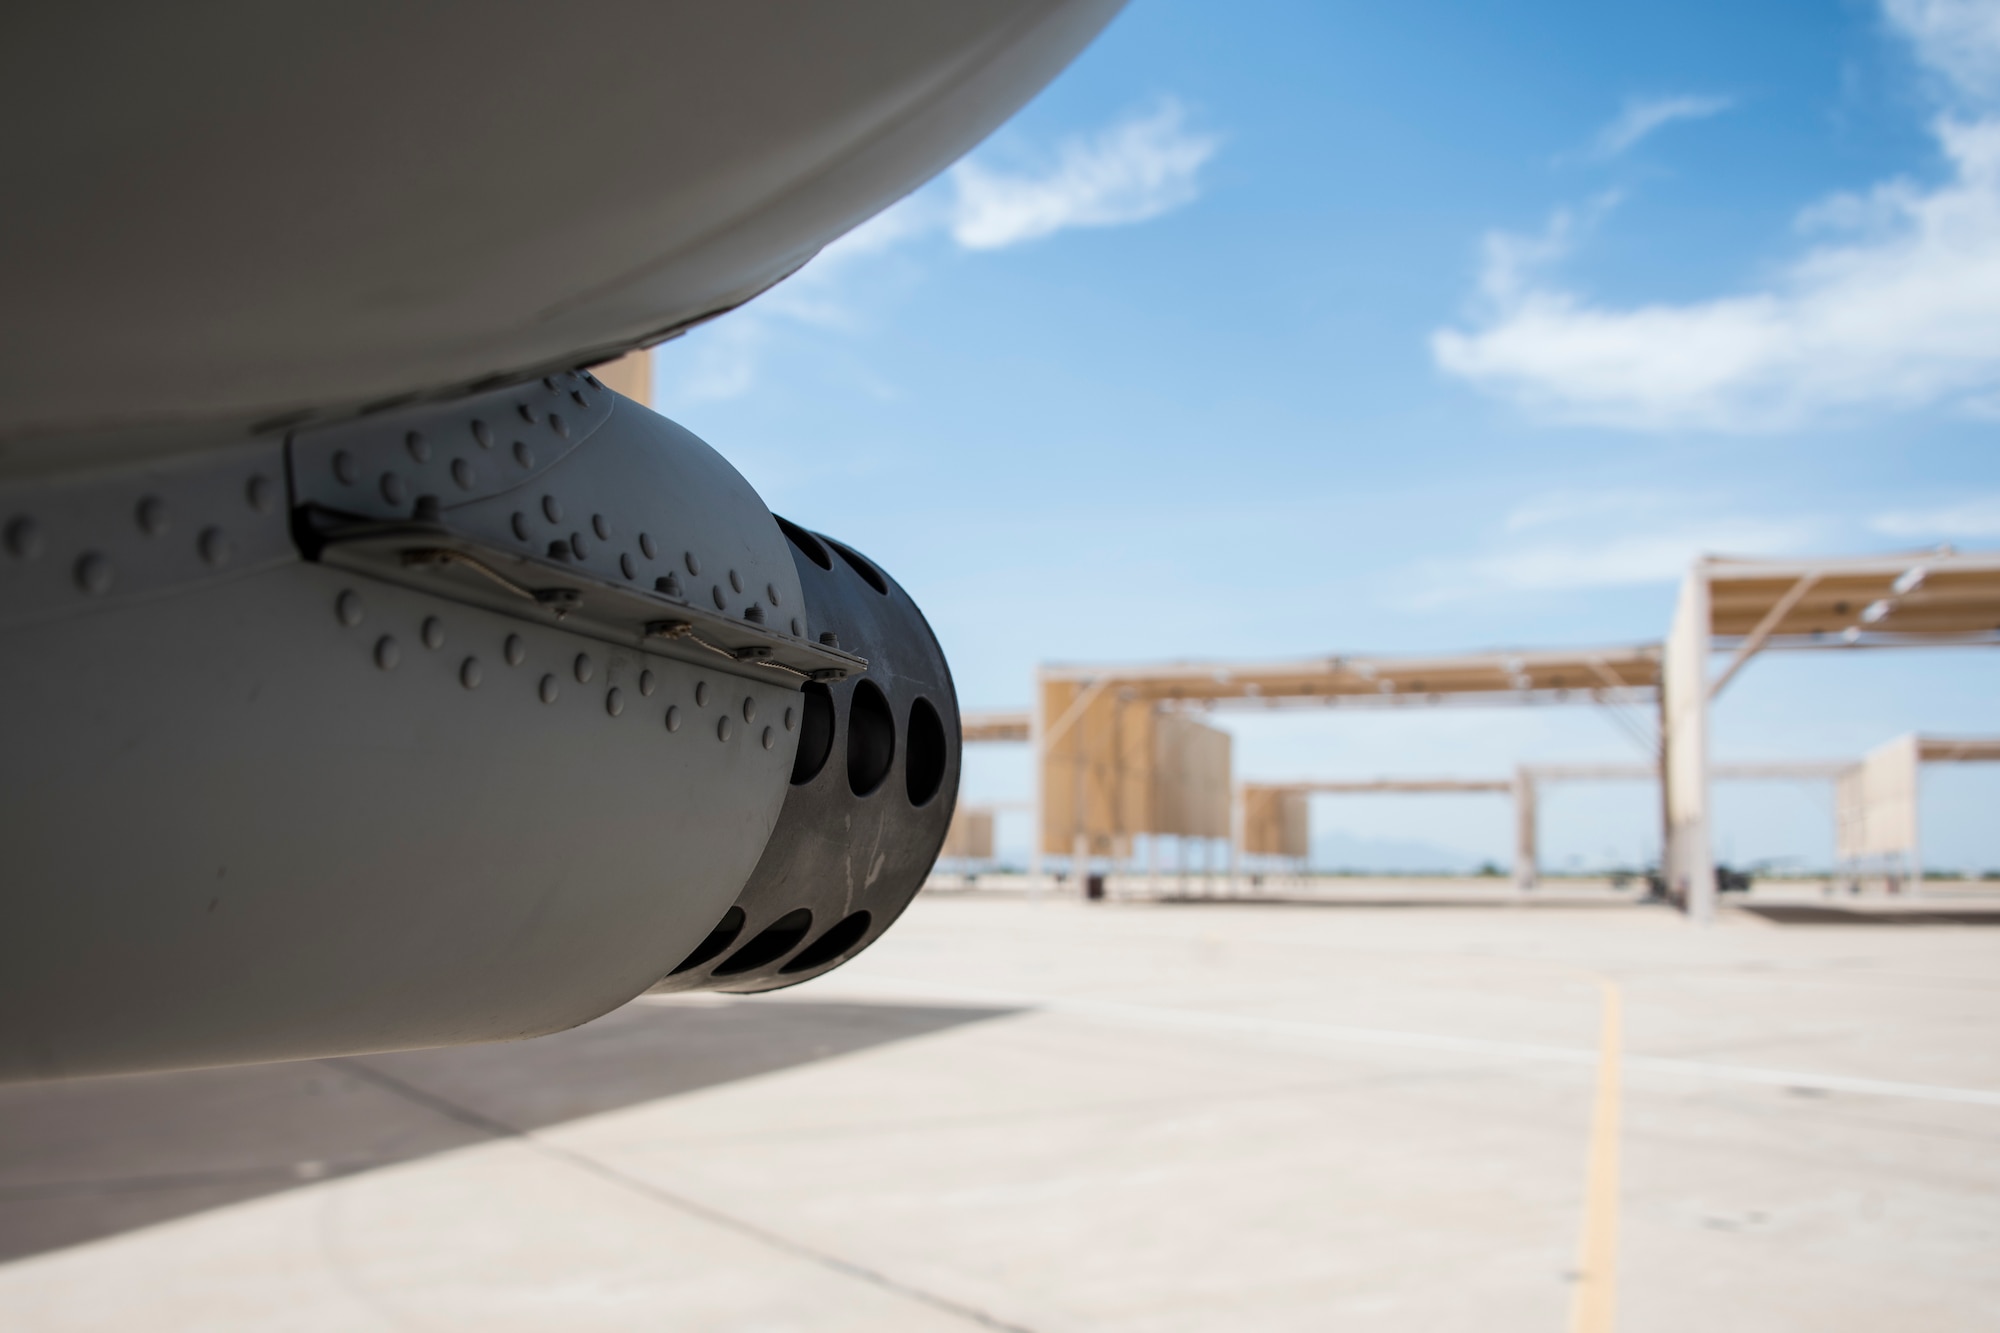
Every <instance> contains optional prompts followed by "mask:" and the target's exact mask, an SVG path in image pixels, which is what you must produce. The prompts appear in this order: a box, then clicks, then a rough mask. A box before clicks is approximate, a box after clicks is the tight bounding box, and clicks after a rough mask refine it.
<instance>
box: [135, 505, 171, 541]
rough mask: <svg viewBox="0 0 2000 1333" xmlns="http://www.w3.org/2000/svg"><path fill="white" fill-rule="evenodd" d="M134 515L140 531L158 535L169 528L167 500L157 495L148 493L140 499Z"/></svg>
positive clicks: (152, 535) (150, 535)
mask: <svg viewBox="0 0 2000 1333" xmlns="http://www.w3.org/2000/svg"><path fill="white" fill-rule="evenodd" d="M132 517H133V518H134V519H135V520H137V522H138V524H139V531H141V532H143V533H145V534H146V535H147V536H148V537H157V536H159V535H160V534H161V533H163V532H165V531H166V530H167V502H166V501H165V500H162V499H161V498H160V497H159V496H157V495H148V496H146V497H145V498H144V499H142V500H140V501H139V507H138V508H137V509H135V510H133V511H132Z"/></svg>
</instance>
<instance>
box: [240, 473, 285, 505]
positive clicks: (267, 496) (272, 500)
mask: <svg viewBox="0 0 2000 1333" xmlns="http://www.w3.org/2000/svg"><path fill="white" fill-rule="evenodd" d="M243 498H244V499H245V500H247V501H248V502H249V504H250V507H251V508H252V509H254V510H256V511H257V512H258V513H260V514H268V513H270V512H271V511H272V510H273V509H276V508H277V507H278V488H277V487H276V486H275V485H273V484H272V482H271V479H270V478H269V477H267V476H265V475H264V474H263V473H261V472H253V473H251V474H250V480H249V481H247V482H245V483H244V485H243Z"/></svg>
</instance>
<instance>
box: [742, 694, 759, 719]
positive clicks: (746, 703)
mask: <svg viewBox="0 0 2000 1333" xmlns="http://www.w3.org/2000/svg"><path fill="white" fill-rule="evenodd" d="M743 720H744V721H745V722H755V721H756V720H757V701H756V699H754V698H751V697H749V696H747V695H746V696H745V697H744V700H743Z"/></svg>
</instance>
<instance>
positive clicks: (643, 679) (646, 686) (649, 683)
mask: <svg viewBox="0 0 2000 1333" xmlns="http://www.w3.org/2000/svg"><path fill="white" fill-rule="evenodd" d="M639 693H640V694H642V695H644V696H645V697H646V698H648V699H650V698H652V697H653V673H652V672H650V671H641V672H640V673H639Z"/></svg>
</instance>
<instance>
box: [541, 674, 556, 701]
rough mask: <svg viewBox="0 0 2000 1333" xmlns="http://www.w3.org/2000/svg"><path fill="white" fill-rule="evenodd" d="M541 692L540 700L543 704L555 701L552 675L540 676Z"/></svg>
mask: <svg viewBox="0 0 2000 1333" xmlns="http://www.w3.org/2000/svg"><path fill="white" fill-rule="evenodd" d="M541 694H542V702H543V703H545V704H552V703H554V702H555V701H556V678H555V677H554V676H543V677H542V689H541Z"/></svg>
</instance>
